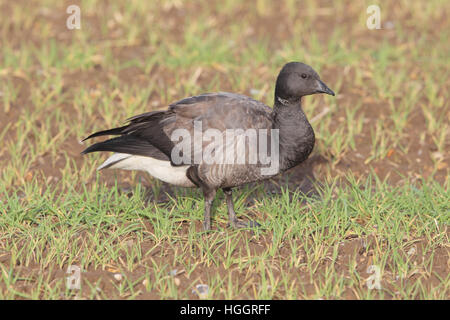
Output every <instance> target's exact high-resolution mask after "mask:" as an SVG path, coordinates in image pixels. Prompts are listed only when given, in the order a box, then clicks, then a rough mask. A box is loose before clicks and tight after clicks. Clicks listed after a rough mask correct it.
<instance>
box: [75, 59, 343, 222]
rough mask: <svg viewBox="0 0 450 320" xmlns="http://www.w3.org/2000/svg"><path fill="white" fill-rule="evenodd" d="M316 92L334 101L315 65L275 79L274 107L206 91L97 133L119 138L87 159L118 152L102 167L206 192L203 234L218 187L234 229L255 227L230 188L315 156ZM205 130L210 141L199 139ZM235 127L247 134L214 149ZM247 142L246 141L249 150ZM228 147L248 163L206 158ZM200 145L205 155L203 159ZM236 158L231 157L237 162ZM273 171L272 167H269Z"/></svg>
mask: <svg viewBox="0 0 450 320" xmlns="http://www.w3.org/2000/svg"><path fill="white" fill-rule="evenodd" d="M317 93H325V94H329V95H333V96H334V92H333V91H332V90H331V89H330V88H328V87H327V85H326V84H325V83H324V82H323V81H322V80H321V79H320V77H319V75H318V74H317V72H316V71H314V70H313V68H311V67H310V66H308V65H306V64H304V63H300V62H290V63H287V64H286V65H284V67H283V68H282V69H281V71H280V73H279V74H278V77H277V79H276V83H275V95H274V104H273V108H270V107H268V106H266V105H265V104H264V103H262V102H259V101H256V100H254V99H252V98H250V97H247V96H245V95H242V94H236V93H228V92H218V93H205V94H201V95H198V96H193V97H189V98H185V99H182V100H180V101H177V102H174V103H172V104H170V105H169V107H168V108H167V109H166V110H159V111H150V112H146V113H143V114H140V115H137V116H134V117H132V118H130V119H128V123H127V124H126V125H124V126H122V127H117V128H113V129H109V130H103V131H99V132H96V133H94V134H91V135H90V136H88V137H87V138H86V139H91V138H95V137H99V136H105V135H115V136H117V137H115V138H112V139H109V140H105V141H102V142H98V143H95V144H93V145H91V146H90V147H88V148H87V149H86V150H84V151H83V154H87V153H90V152H99V151H109V152H115V154H113V155H112V156H111V157H110V158H109V159H108V160H106V161H105V163H103V164H102V165H101V166H100V167H99V169H107V168H108V169H124V170H141V171H145V172H148V173H149V174H150V175H151V176H153V177H155V178H157V179H160V180H162V181H164V182H167V183H170V184H173V185H177V186H183V187H198V188H200V189H201V191H202V192H203V195H204V199H205V209H204V221H203V226H204V229H205V230H210V229H211V207H212V202H213V200H214V198H215V196H216V192H217V191H218V190H219V189H222V190H223V192H224V194H225V198H226V203H227V207H228V216H229V221H230V224H231V226H233V227H235V228H245V227H257V226H259V224H258V223H256V222H253V221H248V222H245V221H241V220H239V219H238V218H237V217H236V213H235V211H234V203H233V196H232V188H234V187H238V186H241V185H244V184H247V183H250V182H254V181H261V180H264V179H269V178H271V177H273V176H275V175H277V174H280V173H283V172H285V171H286V170H288V169H290V168H292V167H294V166H296V165H298V164H300V163H302V162H303V161H305V160H306V159H307V158H308V157H309V155H310V154H311V152H312V150H313V147H314V144H315V135H314V130H313V128H312V126H311V124H310V123H309V122H308V119H307V117H306V115H305V113H304V112H303V109H302V98H303V97H304V96H307V95H312V94H317ZM199 127H200V129H198V128H199ZM199 130H200V132H201V133H202V135H203V136H208V139H206V140H202V139H200V140H198V139H196V135H197V134H198V132H199ZM230 130H231V131H233V130H234V131H239V132H241V133H240V134H238V135H237V137H236V138H235V139H234V140H231V141H228V140H227V141H223V142H224V143H225V144H223V143H222V144H219V145H215V144H213V145H212V147H211V140H212V139H213V137H214V139H219V140H220V139H222V137H224V136H227V134H228V133H229V131H230ZM180 132H183V133H185V134H187V135H188V136H189V137H193V140H187V141H189V147H190V146H191V142H192V146H193V147H192V148H181V149H180V147H179V145H178V143H177V142H176V141H178V140H176V139H175V140H174V139H173V137H174V135H175V136H176V135H178V133H180ZM242 132H244V135H245V137H244V139H242V137H243V136H242ZM255 132H256V133H255ZM251 133H255V135H254V137H256V138H255V139H256V140H252V139H253V138H252V137H253V136H252V134H251ZM247 134H248V135H247ZM86 139H84V140H86ZM242 141H245V142H244V143H245V144H246V145H245V146H244V148H242V145H241V142H242ZM215 142H217V141H215ZM224 145H226V153H227V155H228V152H229V150H228V147H231V148H230V149H231V150H239V152H237V156H238V157H240V159H244V160H245V161H234V162H231V163H230V162H226V161H225V162H221V161H213V162H211V161H208V159H210V158H208V157H206V158H205V157H203V156H204V155H208V153H206V151H208V152H210V153H209V155H213V156H214V157H216V156H217V155H220V154H221V153H222V151H223V150H224ZM198 146H200V149H201V155H202V157H198V155H199V152H198V149H197V147H198ZM254 146H258V147H257V148H253V147H254ZM261 146H262V147H264V146H265V147H267V148H262V149H263V150H265V151H267V155H268V154H269V153H270V155H271V156H270V159H269V160H270V161H269V162H267V161H266V160H267V157H265V156H261V154H262V153H261ZM180 151H181V153H180ZM177 154H178V156H177ZM180 154H182V156H181V158H182V161H181V162H180V161H179V159H180ZM272 155H276V157H273V158H272ZM235 156H236V155H235V154H233V156H232V157H231V159H235ZM253 159H256V161H253ZM273 162H276V165H275V166H272V164H273ZM268 163H269V165H268ZM268 166H269V167H270V169H271V170H266V169H268Z"/></svg>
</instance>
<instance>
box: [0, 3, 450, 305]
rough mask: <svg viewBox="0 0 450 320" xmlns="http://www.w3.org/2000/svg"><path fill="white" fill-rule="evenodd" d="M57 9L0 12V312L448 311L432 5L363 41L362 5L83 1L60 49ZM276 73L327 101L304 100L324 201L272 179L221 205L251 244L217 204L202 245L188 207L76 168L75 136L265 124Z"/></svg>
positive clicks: (406, 6)
mask: <svg viewBox="0 0 450 320" xmlns="http://www.w3.org/2000/svg"><path fill="white" fill-rule="evenodd" d="M69 4H73V3H72V2H71V3H66V2H59V1H54V0H45V1H37V0H35V1H31V2H30V1H28V2H25V1H16V2H7V1H0V9H1V10H0V20H1V21H2V23H1V24H0V43H1V44H2V45H1V46H0V141H2V143H1V144H0V167H1V172H0V269H1V271H0V298H3V299H16V298H28V299H83V298H87V299H94V298H95V299H108V298H128V299H133V298H151V299H155V298H156V299H157V298H177V299H178V298H196V297H197V296H196V295H195V294H193V293H192V290H193V289H194V288H195V286H196V285H197V284H207V285H208V286H209V291H208V295H207V296H206V297H203V296H202V298H211V299H215V298H226V299H239V298H250V299H272V298H276V299H302V298H308V299H319V298H323V299H347V298H357V299H380V298H389V299H390V298H394V299H448V298H449V292H450V290H449V284H450V281H449V280H450V279H449V267H448V257H449V252H448V250H449V242H448V235H449V233H448V224H449V221H450V219H449V218H450V217H449V212H450V208H449V205H448V202H449V201H448V199H449V198H450V197H449V196H450V195H449V191H448V186H449V172H450V171H449V170H450V169H449V166H450V151H449V150H450V144H449V137H450V126H449V123H450V107H449V102H448V101H450V97H449V92H450V90H448V89H449V87H450V83H449V77H448V74H449V72H450V67H449V64H448V52H449V50H450V46H449V42H448V38H449V37H450V31H449V30H450V24H449V20H448V19H447V17H448V15H449V14H450V6H449V5H448V4H446V3H443V2H442V1H438V0H434V1H428V2H423V1H397V2H388V1H381V2H380V4H379V5H380V8H381V15H382V16H381V21H382V26H383V29H381V30H368V29H367V28H366V24H365V22H366V19H367V14H366V8H367V6H368V5H370V4H372V3H371V2H370V1H361V2H350V1H338V2H330V3H323V4H319V3H317V2H316V1H301V2H300V1H295V0H287V1H284V2H280V3H278V2H277V3H275V2H273V1H269V0H258V1H256V2H251V1H248V2H242V1H237V0H226V1H209V2H208V5H207V6H205V5H200V4H195V3H190V2H184V1H177V0H170V1H169V0H166V1H162V2H161V3H159V2H156V1H137V0H136V1H127V2H119V1H116V2H110V1H101V0H100V1H94V0H84V1H78V2H77V4H79V5H80V7H81V13H82V17H81V24H82V28H81V30H73V31H71V30H67V29H66V27H65V19H66V17H67V14H66V13H65V9H66V7H67V6H68V5H69ZM300 7H301V8H302V9H301V10H300V9H299V8H300ZM387 22H391V26H393V27H392V29H389V28H387V27H385V26H386V23H387ZM387 25H389V24H387ZM292 60H297V61H303V62H305V63H308V64H310V65H311V66H313V67H314V69H315V70H317V71H318V72H319V74H320V75H321V78H322V79H323V80H324V81H325V82H326V83H327V85H329V86H330V88H332V89H333V90H334V91H335V92H336V93H337V96H336V97H328V96H327V97H324V96H313V97H306V98H305V99H304V109H305V112H306V114H307V115H308V118H309V119H311V122H312V125H313V127H314V130H315V133H316V146H315V149H314V152H313V154H312V158H314V159H317V158H320V159H322V161H317V162H313V163H309V164H308V167H309V168H310V169H311V170H313V172H314V176H315V179H316V182H317V185H318V186H317V188H318V189H319V190H320V196H316V197H306V196H305V195H303V194H301V193H300V192H299V191H298V189H296V188H295V187H296V186H297V185H298V184H300V182H301V181H293V183H290V184H289V186H290V187H288V185H287V184H284V180H285V179H280V180H275V181H273V183H274V184H275V185H276V186H277V190H279V191H280V192H279V193H274V194H272V193H270V192H267V190H266V189H265V187H264V186H263V185H252V186H247V187H244V188H243V189H242V190H240V191H239V192H235V193H234V197H235V202H236V207H237V208H236V211H237V213H238V215H239V216H241V217H243V218H245V219H247V218H248V219H249V218H251V219H257V220H258V221H260V222H263V224H264V228H263V229H261V230H253V231H234V230H231V229H229V228H227V213H226V212H227V211H226V206H225V204H224V199H223V195H220V196H219V199H218V200H216V202H215V211H214V212H215V214H214V218H213V231H212V232H209V233H205V232H203V231H202V228H201V222H202V219H203V216H202V215H203V202H202V196H201V194H200V193H199V192H198V191H196V190H185V189H167V186H165V185H164V184H163V183H161V182H158V181H155V180H152V179H150V178H149V177H146V176H144V175H142V174H135V173H129V172H107V171H105V172H101V173H97V172H96V171H95V168H96V167H97V165H98V164H99V163H100V162H101V161H102V159H104V157H105V156H104V155H101V154H93V155H89V156H85V157H83V156H81V155H80V152H81V151H82V150H83V149H84V148H85V147H86V145H82V144H81V143H79V141H80V140H81V139H82V138H84V137H86V136H87V135H88V134H90V133H92V132H94V131H96V130H101V129H104V128H107V127H113V126H118V125H120V124H122V123H123V121H124V120H125V119H126V118H128V117H130V116H133V115H135V114H138V113H141V112H146V111H149V110H156V109H162V108H165V107H166V106H167V105H168V104H169V103H171V102H173V101H175V100H177V99H181V98H184V97H186V96H190V95H195V94H199V93H203V92H212V91H232V92H238V93H244V94H247V95H249V96H252V97H254V98H256V99H258V100H261V101H263V102H265V103H266V104H268V105H270V106H271V105H272V102H273V90H274V81H275V76H276V74H277V72H278V71H279V69H280V67H281V66H282V65H283V64H284V63H286V62H288V61H292ZM313 164H314V165H313ZM291 182H292V181H291ZM167 191H169V192H168V194H167ZM408 253H409V254H408ZM70 265H77V266H80V267H81V269H82V270H83V272H82V279H83V281H82V288H81V291H80V292H79V291H78V290H69V289H68V288H67V287H66V279H65V277H66V276H67V275H66V274H65V271H66V270H67V268H68V266H70ZM370 265H375V266H378V267H379V268H380V271H381V286H382V289H381V290H369V289H368V287H367V283H366V280H367V279H368V278H369V277H370V275H371V274H369V273H367V268H368V267H369V266H370ZM175 269H177V270H178V274H176V275H170V272H171V271H173V270H175ZM117 273H120V274H123V279H122V280H121V281H118V280H115V279H114V274H117Z"/></svg>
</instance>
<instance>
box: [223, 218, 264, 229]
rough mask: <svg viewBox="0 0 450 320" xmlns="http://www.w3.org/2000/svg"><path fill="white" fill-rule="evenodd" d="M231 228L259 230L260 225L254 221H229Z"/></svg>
mask: <svg viewBox="0 0 450 320" xmlns="http://www.w3.org/2000/svg"><path fill="white" fill-rule="evenodd" d="M230 223H231V226H232V227H233V228H236V229H245V228H259V227H261V225H260V224H259V223H258V222H256V221H251V220H250V221H242V220H239V219H235V220H231V221H230Z"/></svg>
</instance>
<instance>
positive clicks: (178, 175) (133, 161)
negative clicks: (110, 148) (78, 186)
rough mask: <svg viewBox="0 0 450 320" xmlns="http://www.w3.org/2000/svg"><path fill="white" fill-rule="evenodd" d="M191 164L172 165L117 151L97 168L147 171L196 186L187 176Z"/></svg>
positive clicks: (175, 181)
mask: <svg viewBox="0 0 450 320" xmlns="http://www.w3.org/2000/svg"><path fill="white" fill-rule="evenodd" d="M188 168H189V166H177V167H175V166H172V165H171V164H170V161H164V160H157V159H155V158H150V157H143V156H135V155H132V154H127V153H115V154H113V155H112V156H111V157H109V158H108V159H107V160H106V161H105V162H104V163H103V164H102V165H101V166H100V167H98V168H97V170H102V169H122V170H136V171H145V172H147V173H148V174H150V175H151V176H153V177H154V178H157V179H159V180H161V181H164V182H167V183H170V184H173V185H175V186H179V187H195V185H194V184H193V183H192V181H191V180H189V179H188V177H187V176H186V171H187V169H188Z"/></svg>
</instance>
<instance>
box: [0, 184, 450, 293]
mask: <svg viewBox="0 0 450 320" xmlns="http://www.w3.org/2000/svg"><path fill="white" fill-rule="evenodd" d="M375 181H376V182H375V184H372V183H370V182H369V180H367V181H366V182H365V183H364V182H361V181H356V180H355V179H354V178H353V177H349V179H348V185H347V186H345V187H337V185H336V184H335V183H333V182H330V183H329V184H327V185H326V186H325V187H323V188H322V189H321V191H320V198H319V199H314V198H309V197H305V196H304V195H302V194H300V193H298V192H293V193H292V192H291V193H289V192H288V191H287V190H286V189H283V192H282V194H280V195H273V196H271V197H267V196H266V197H265V196H264V192H263V190H256V194H258V195H259V196H258V198H257V200H256V202H255V204H254V205H252V206H251V207H250V208H246V207H245V204H244V203H243V201H239V200H240V199H236V200H237V201H236V206H237V211H238V212H239V213H246V214H250V215H251V216H253V217H256V219H257V220H258V221H260V222H262V224H263V229H262V230H255V233H254V234H249V233H247V232H242V231H234V230H232V229H228V228H226V224H227V221H226V212H225V204H224V203H223V198H222V199H221V200H222V201H221V202H222V203H220V204H217V207H218V208H217V210H218V212H217V214H216V215H215V217H214V227H215V228H216V231H214V232H211V233H209V234H205V233H204V232H202V231H201V228H200V226H201V221H202V213H203V211H202V209H203V208H202V207H203V203H202V201H201V196H200V194H199V193H198V192H187V193H186V192H184V194H179V195H178V197H176V198H172V199H170V200H169V201H168V202H167V203H163V204H151V205H148V204H146V203H145V194H144V190H142V189H141V187H140V185H137V186H136V187H135V188H134V189H133V191H132V193H133V195H132V196H131V197H129V196H128V195H127V194H120V193H119V192H118V191H117V189H116V188H109V187H106V186H105V185H101V184H100V185H99V186H96V185H94V186H93V187H92V189H85V190H84V191H83V192H77V191H75V190H68V191H67V192H65V193H64V194H63V195H57V194H55V192H52V191H51V190H47V191H46V192H44V193H43V194H42V195H40V190H39V186H37V185H35V186H33V187H30V189H27V190H23V193H13V194H11V195H9V196H7V197H6V198H5V200H6V201H2V203H1V204H0V210H1V213H2V214H1V216H0V230H2V232H1V238H0V242H1V243H2V251H4V252H7V253H8V255H9V256H10V261H9V264H8V263H2V264H1V268H2V272H3V277H4V281H5V284H6V285H9V284H14V283H16V282H18V281H19V282H22V283H24V284H27V283H33V289H32V290H31V291H30V292H27V293H20V291H17V292H16V291H10V290H4V289H3V290H2V291H0V294H1V297H2V298H13V297H15V296H16V295H18V294H19V296H23V297H26V298H37V297H39V298H50V299H51V298H55V297H56V298H57V297H59V296H60V295H62V296H66V295H67V294H68V293H70V292H67V290H66V288H65V285H64V281H60V283H59V285H56V283H55V285H54V286H53V284H52V285H51V286H50V285H49V284H48V283H46V279H45V277H46V276H47V274H46V273H43V271H44V270H48V269H49V268H50V269H51V268H53V269H60V270H65V269H66V268H67V266H68V265H77V266H79V267H80V268H81V269H82V270H97V269H98V270H105V269H108V266H110V267H112V268H114V269H117V270H123V271H126V272H125V273H130V276H129V277H128V276H125V280H123V282H120V283H118V284H117V291H116V294H117V297H122V298H130V297H133V296H134V295H136V294H137V292H145V291H154V292H155V293H156V294H157V295H158V296H160V297H162V298H189V297H190V292H191V289H192V288H194V287H195V284H197V283H206V284H208V285H209V287H210V298H236V297H240V298H250V299H267V298H269V299H272V298H289V299H293V298H310V299H317V298H325V299H335V298H340V297H342V294H344V293H345V292H346V291H348V290H349V288H355V290H356V292H357V296H358V297H359V298H373V297H379V298H385V297H387V296H386V295H391V296H393V297H394V298H397V299H409V298H412V297H416V298H420V299H443V298H446V294H448V290H449V285H450V282H449V280H450V279H449V278H448V273H447V274H444V275H442V274H440V275H439V274H438V273H437V272H436V271H433V252H434V251H435V250H436V249H437V248H445V247H446V246H447V245H448V233H447V229H446V228H447V223H448V220H449V212H450V207H449V203H448V198H449V196H450V194H449V192H448V189H447V186H448V181H447V182H446V184H445V187H443V186H441V185H440V184H438V183H435V182H425V181H423V182H422V188H420V189H418V188H416V187H413V186H409V185H405V186H402V187H396V188H392V187H390V186H389V185H388V184H386V182H382V181H379V180H375ZM2 192H7V191H6V190H2ZM244 194H246V195H247V196H248V194H249V192H245V190H244ZM240 198H241V199H242V198H243V197H242V196H240ZM186 228H187V229H188V230H189V232H185V231H184V229H186ZM349 236H351V237H350V238H353V237H355V238H357V239H358V242H364V243H365V246H361V248H362V249H361V248H360V249H359V251H358V250H356V249H355V251H354V252H350V253H348V254H345V255H342V254H340V253H339V252H340V250H342V248H343V246H346V245H349V243H350V242H351V241H352V240H349ZM346 239H347V240H346ZM374 239H375V240H374ZM144 245H145V247H144ZM417 246H420V248H421V249H420V253H421V255H419V251H418V249H414V250H417V251H414V252H415V253H413V254H412V255H408V252H409V250H410V249H411V248H412V247H414V248H416V247H417ZM361 250H362V251H361ZM256 253H257V254H256ZM368 254H369V255H370V256H371V264H373V265H376V266H378V267H379V268H380V270H381V274H382V278H381V284H382V287H383V288H382V290H376V293H375V292H371V290H367V289H365V280H366V279H367V278H368V276H369V275H368V274H367V273H366V270H365V268H363V269H362V270H361V264H360V259H361V258H363V257H365V256H367V255H368ZM338 256H339V258H338ZM166 257H167V258H166ZM337 258H338V259H337ZM144 262H146V263H150V265H149V266H148V267H146V268H145V269H144V268H142V265H143V264H144ZM33 264H37V265H38V266H39V268H38V269H36V270H35V271H36V273H37V274H36V275H34V276H33V277H32V279H33V280H31V279H28V278H23V276H21V275H20V273H17V271H15V270H14V266H23V267H27V266H31V265H33ZM171 269H178V270H185V272H184V274H182V275H181V276H180V278H181V281H182V282H184V283H185V285H186V289H185V290H184V291H179V290H177V288H176V286H174V284H173V283H172V282H171V281H173V279H171V278H173V277H170V276H168V271H170V270H171ZM200 270H202V271H200ZM205 270H207V271H205ZM223 274H225V277H224V276H223ZM414 274H420V277H419V279H418V280H416V281H415V282H414V283H415V284H414V287H413V288H410V287H409V285H408V283H409V282H408V279H409V278H410V277H411V276H412V275H414ZM131 275H133V276H131ZM237 275H239V277H238V276H237ZM82 276H83V273H82ZM302 276H303V277H304V278H305V283H308V285H312V286H313V287H314V290H307V291H306V292H304V289H303V288H302V286H304V285H305V283H303V284H302ZM241 277H244V278H245V283H244V284H242V283H241V282H242V279H241ZM430 277H435V278H439V277H443V278H442V282H440V283H438V284H433V285H431V286H430V284H427V283H426V281H425V280H426V279H428V278H430ZM144 279H150V280H148V281H147V283H148V285H147V287H145V286H144V285H143V284H142V281H143V280H144ZM59 280H64V279H63V277H61V278H60V279H59ZM402 280H403V281H402ZM41 283H42V285H43V286H44V287H41V285H40V284H41ZM269 286H270V287H269ZM85 294H86V295H88V296H89V294H92V290H91V288H90V287H88V285H87V283H83V286H82V290H81V295H82V296H85ZM86 297H87V296H86ZM94 297H97V298H99V297H101V295H100V294H97V293H95V294H94Z"/></svg>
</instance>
